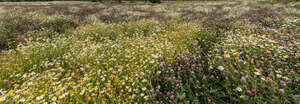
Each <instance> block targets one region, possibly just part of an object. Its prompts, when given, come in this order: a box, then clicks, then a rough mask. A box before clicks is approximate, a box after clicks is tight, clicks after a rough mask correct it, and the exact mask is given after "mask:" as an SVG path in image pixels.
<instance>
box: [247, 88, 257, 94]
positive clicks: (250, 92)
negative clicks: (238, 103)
mask: <svg viewBox="0 0 300 104" xmlns="http://www.w3.org/2000/svg"><path fill="white" fill-rule="evenodd" d="M247 93H248V94H249V95H256V93H257V91H256V90H255V89H252V90H248V91H247Z"/></svg>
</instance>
